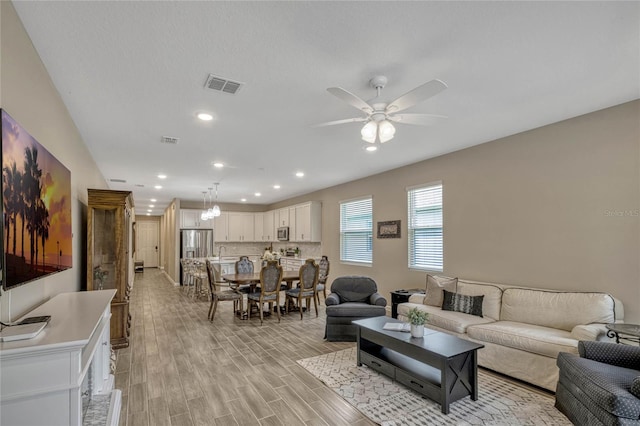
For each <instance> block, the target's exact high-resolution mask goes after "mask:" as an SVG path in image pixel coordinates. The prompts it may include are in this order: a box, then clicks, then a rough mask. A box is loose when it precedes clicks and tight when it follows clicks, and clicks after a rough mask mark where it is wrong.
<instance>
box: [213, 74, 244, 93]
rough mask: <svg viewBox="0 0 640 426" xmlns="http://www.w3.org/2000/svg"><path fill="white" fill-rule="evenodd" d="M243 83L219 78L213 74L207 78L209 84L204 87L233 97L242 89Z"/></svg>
mask: <svg viewBox="0 0 640 426" xmlns="http://www.w3.org/2000/svg"><path fill="white" fill-rule="evenodd" d="M242 85H243V83H238V82H237V81H231V80H228V79H226V78H223V77H218V76H215V75H213V74H209V77H207V82H206V83H205V84H204V87H208V88H209V89H212V90H217V91H219V92H225V93H229V94H231V95H235V94H236V93H238V90H240V87H242Z"/></svg>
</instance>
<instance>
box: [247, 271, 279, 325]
mask: <svg viewBox="0 0 640 426" xmlns="http://www.w3.org/2000/svg"><path fill="white" fill-rule="evenodd" d="M281 282H282V266H280V265H279V264H278V261H277V260H270V261H268V262H267V265H266V266H265V267H264V268H262V269H261V270H260V292H255V293H249V294H248V295H247V304H248V306H247V314H248V317H247V318H248V319H251V305H252V304H256V305H258V310H259V311H260V325H262V321H263V312H262V305H264V304H265V303H269V306H271V305H272V304H273V303H275V304H276V306H278V305H280V283H281ZM276 313H277V315H278V322H280V309H276Z"/></svg>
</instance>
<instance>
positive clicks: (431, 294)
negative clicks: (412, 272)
mask: <svg viewBox="0 0 640 426" xmlns="http://www.w3.org/2000/svg"><path fill="white" fill-rule="evenodd" d="M445 289H446V290H448V291H453V292H455V291H456V290H457V289H458V279H457V278H449V277H436V276H433V275H428V274H427V291H426V293H427V294H426V296H425V298H424V304H425V305H430V306H437V307H438V308H440V307H442V300H443V299H442V297H443V296H442V290H445Z"/></svg>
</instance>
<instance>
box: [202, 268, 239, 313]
mask: <svg viewBox="0 0 640 426" xmlns="http://www.w3.org/2000/svg"><path fill="white" fill-rule="evenodd" d="M207 277H208V278H209V290H210V298H211V305H209V316H208V318H209V321H213V318H214V317H215V316H216V310H217V309H218V302H220V301H222V302H224V301H226V300H233V313H234V314H235V313H236V310H237V309H240V310H241V311H242V294H240V293H238V292H237V291H235V290H233V289H231V288H230V286H229V284H228V283H226V282H224V281H221V280H220V279H219V274H218V273H217V271H216V269H215V266H214V265H213V263H211V262H210V261H208V260H207ZM225 287H226V288H227V289H226V290H224V288H225Z"/></svg>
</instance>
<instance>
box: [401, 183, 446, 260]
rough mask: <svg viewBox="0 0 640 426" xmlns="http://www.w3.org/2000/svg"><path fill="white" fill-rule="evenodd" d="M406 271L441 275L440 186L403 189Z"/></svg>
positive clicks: (440, 184)
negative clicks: (417, 270) (407, 212)
mask: <svg viewBox="0 0 640 426" xmlns="http://www.w3.org/2000/svg"><path fill="white" fill-rule="evenodd" d="M407 199H408V202H409V208H408V211H409V220H408V223H409V230H408V238H409V268H415V269H425V270H429V271H437V272H442V270H443V249H442V247H443V245H442V183H441V182H438V183H437V184H430V185H426V186H422V187H414V188H409V189H408V190H407Z"/></svg>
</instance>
